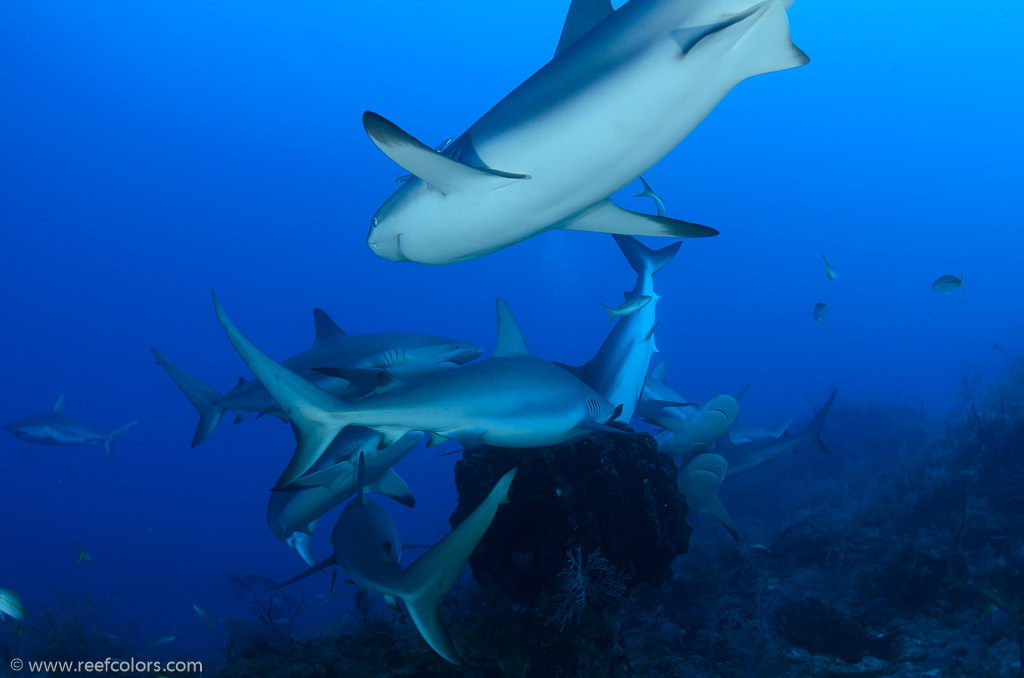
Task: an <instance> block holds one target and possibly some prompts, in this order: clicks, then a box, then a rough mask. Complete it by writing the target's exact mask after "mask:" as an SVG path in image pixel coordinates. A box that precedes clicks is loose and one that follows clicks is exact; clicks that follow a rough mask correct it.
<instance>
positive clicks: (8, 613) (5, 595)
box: [0, 589, 25, 621]
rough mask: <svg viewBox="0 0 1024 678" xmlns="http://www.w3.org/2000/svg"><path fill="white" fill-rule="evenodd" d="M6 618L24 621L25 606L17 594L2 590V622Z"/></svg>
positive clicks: (0, 619)
mask: <svg viewBox="0 0 1024 678" xmlns="http://www.w3.org/2000/svg"><path fill="white" fill-rule="evenodd" d="M6 617H10V618H11V619H24V618H25V606H24V605H22V603H21V598H19V597H18V594H17V593H15V592H14V591H10V590H8V589H0V621H3V620H4V619H5V618H6Z"/></svg>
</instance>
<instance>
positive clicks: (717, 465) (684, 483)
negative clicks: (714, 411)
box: [676, 453, 740, 541]
mask: <svg viewBox="0 0 1024 678" xmlns="http://www.w3.org/2000/svg"><path fill="white" fill-rule="evenodd" d="M728 468H729V462H728V461H726V459H725V457H722V456H721V455H718V454H708V453H705V454H698V455H697V456H695V457H694V458H693V459H691V460H690V461H688V462H687V463H686V464H685V465H684V466H683V467H682V468H681V469H679V475H678V477H677V479H676V482H677V484H678V486H679V491H680V492H681V493H682V494H683V496H685V497H686V505H687V508H688V509H689V510H690V512H691V513H708V514H711V515H712V516H713V517H714V518H715V519H716V520H718V522H720V523H722V525H723V526H725V529H727V530H728V531H729V534H730V535H732V538H733V539H735V540H736V541H739V540H740V537H739V534H738V533H737V532H736V526H735V525H733V522H732V517H731V516H730V515H729V512H728V511H727V510H725V505H724V504H722V500H721V499H719V498H718V494H717V492H718V488H719V487H721V485H722V481H723V480H724V479H725V476H726V472H727V471H728Z"/></svg>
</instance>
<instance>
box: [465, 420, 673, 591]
mask: <svg viewBox="0 0 1024 678" xmlns="http://www.w3.org/2000/svg"><path fill="white" fill-rule="evenodd" d="M513 466H518V467H519V472H518V474H517V475H516V481H515V483H514V484H513V486H512V491H511V497H512V503H511V504H509V505H508V506H507V507H505V509H504V510H503V511H502V513H501V514H499V515H498V517H497V518H496V519H495V521H494V523H493V524H492V525H491V528H490V530H488V532H487V534H486V535H485V536H484V538H483V540H482V541H481V542H480V545H479V546H478V547H477V549H476V551H475V552H474V554H473V556H472V558H470V561H469V563H470V566H471V567H472V568H473V574H474V576H475V577H476V578H477V579H479V580H481V581H486V582H488V583H491V584H493V585H495V586H498V587H499V588H501V589H502V590H504V591H506V593H507V595H509V596H511V597H512V598H514V599H516V600H518V601H521V602H529V601H531V600H533V599H535V598H536V597H537V596H538V595H540V593H541V592H542V591H544V590H546V591H554V590H556V589H558V587H559V586H560V582H559V574H560V573H561V572H562V570H563V569H564V565H565V552H566V550H567V549H570V548H575V547H580V548H581V549H582V550H583V552H584V553H589V552H593V551H595V550H597V549H600V550H601V555H602V556H603V557H604V558H606V559H607V561H608V562H609V563H611V564H612V565H614V566H615V567H616V568H618V569H619V570H621V571H622V572H624V573H625V574H626V575H628V576H629V577H630V582H629V584H628V586H633V585H635V584H638V583H641V582H644V583H648V584H650V585H652V586H657V585H659V584H660V583H661V582H662V581H663V580H664V579H665V577H666V576H667V575H668V574H669V568H670V565H671V563H672V560H673V558H675V556H677V555H678V554H681V553H685V552H686V549H687V543H688V539H689V535H690V527H689V525H687V523H686V500H685V499H684V498H683V497H682V495H681V494H680V493H679V491H678V489H677V488H676V469H675V464H674V463H673V461H672V459H671V458H669V457H667V456H666V455H662V454H659V453H658V450H657V444H656V443H655V441H654V439H653V438H651V437H650V436H649V435H646V434H631V433H622V434H614V433H592V434H590V435H588V436H585V437H583V438H579V439H577V440H574V441H571V442H568V443H563V444H561V445H556V446H553V447H542V448H534V449H522V450H521V449H507V448H498V447H488V446H479V447H476V448H473V449H471V450H467V451H466V452H465V453H464V454H463V457H462V459H461V460H460V461H459V462H458V463H457V464H456V465H455V485H456V487H457V489H458V491H459V504H458V506H457V507H456V509H455V512H454V513H453V514H452V518H451V523H452V525H457V524H458V523H459V521H460V520H462V519H463V518H464V517H465V516H466V515H467V514H468V513H469V512H470V511H471V510H472V509H473V507H475V506H476V505H477V504H478V503H479V502H480V501H481V500H482V499H483V498H484V496H486V494H487V492H488V490H489V489H490V487H491V486H492V485H493V484H494V481H495V479H497V478H499V477H501V474H502V473H504V472H505V471H507V470H508V469H510V468H512V467H513Z"/></svg>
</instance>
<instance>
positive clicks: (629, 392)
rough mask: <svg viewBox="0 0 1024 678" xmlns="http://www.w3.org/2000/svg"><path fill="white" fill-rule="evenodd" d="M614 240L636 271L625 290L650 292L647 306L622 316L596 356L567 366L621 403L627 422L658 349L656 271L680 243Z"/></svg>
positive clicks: (618, 237) (621, 237)
mask: <svg viewBox="0 0 1024 678" xmlns="http://www.w3.org/2000/svg"><path fill="white" fill-rule="evenodd" d="M614 237H615V242H616V243H617V244H618V246H619V249H621V250H622V253H623V254H624V255H625V256H626V259H627V260H628V261H629V264H630V266H632V267H633V270H634V271H636V276H637V277H636V286H635V287H634V288H633V289H632V290H631V291H628V292H625V293H624V296H625V298H626V299H633V298H636V297H640V296H643V297H649V298H650V302H649V303H647V304H646V305H644V306H643V308H641V309H639V310H637V311H635V312H633V313H630V314H627V315H623V316H620V317H619V319H618V321H616V323H615V326H614V327H613V328H612V331H611V332H609V333H608V336H607V337H606V338H605V340H604V343H603V344H601V348H599V349H598V351H597V353H596V354H595V355H594V357H593V358H591V359H590V361H589V362H587V363H586V364H584V365H581V366H579V367H569V366H563V367H565V368H566V369H568V370H569V371H571V372H572V373H573V374H575V375H576V376H577V377H579V378H580V379H581V380H582V381H583V383H585V384H586V385H587V386H590V387H591V388H592V389H594V390H595V391H597V392H598V393H600V394H601V395H603V396H604V397H605V399H606V400H608V402H610V403H612V404H614V405H622V413H621V414H620V415H619V418H620V419H621V420H622V421H624V422H628V421H629V420H630V419H632V417H633V412H634V411H635V410H636V407H637V403H638V402H639V400H640V394H641V393H642V392H643V390H644V382H645V381H646V379H647V368H648V366H649V365H650V363H651V356H652V355H654V353H655V352H656V351H657V350H658V348H657V346H655V344H654V330H655V329H657V327H658V323H657V322H656V321H655V306H656V305H657V303H658V300H659V299H660V298H661V297H660V296H658V295H657V294H656V293H655V292H654V274H655V273H657V272H658V271H660V270H661V269H662V268H664V266H665V265H666V264H668V262H670V261H672V257H674V256H675V254H676V252H678V251H679V246H680V244H681V243H678V242H676V243H672V244H671V245H669V246H668V247H665V248H662V249H660V250H652V249H649V248H647V247H645V246H644V245H643V244H641V243H640V241H638V240H637V239H636V238H632V237H630V236H625V235H616V236H614ZM678 405H681V403H679V402H674V401H673V402H669V403H665V402H658V403H651V406H652V407H655V406H661V407H665V406H678Z"/></svg>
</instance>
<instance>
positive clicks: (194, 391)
mask: <svg viewBox="0 0 1024 678" xmlns="http://www.w3.org/2000/svg"><path fill="white" fill-rule="evenodd" d="M149 350H150V351H152V352H153V356H154V357H155V358H156V362H157V364H158V365H160V367H162V368H164V370H166V371H167V374H168V376H170V377H171V379H172V380H173V381H174V383H175V384H176V385H177V386H178V388H179V389H181V392H182V393H184V394H185V397H186V398H188V401H189V402H190V403H192V407H194V408H196V411H197V412H199V425H198V426H196V433H195V435H194V436H192V447H196V446H198V445H199V444H200V443H202V442H203V441H204V440H206V439H207V438H209V437H210V434H211V433H213V429H215V428H217V424H219V423H220V419H221V417H223V416H224V408H222V407H220V406H219V405H217V401H218V400H220V398H221V393H220V392H219V391H218V390H217V389H215V388H213V387H212V386H208V385H207V384H204V383H203V382H201V381H199V380H198V379H196V378H195V377H193V376H192V375H191V374H189V373H188V372H186V371H185V370H183V369H181V368H180V367H178V366H177V365H175V364H174V363H172V362H171V361H170V360H169V359H168V358H167V356H165V355H164V354H163V353H161V352H160V351H158V350H157V349H155V348H151V349H149Z"/></svg>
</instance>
